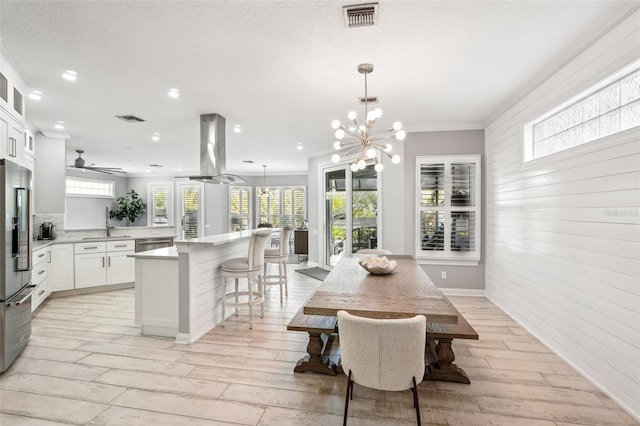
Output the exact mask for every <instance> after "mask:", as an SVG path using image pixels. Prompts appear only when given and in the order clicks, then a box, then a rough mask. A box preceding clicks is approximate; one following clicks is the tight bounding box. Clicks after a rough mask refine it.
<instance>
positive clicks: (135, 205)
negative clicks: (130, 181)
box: [109, 189, 147, 226]
mask: <svg viewBox="0 0 640 426" xmlns="http://www.w3.org/2000/svg"><path fill="white" fill-rule="evenodd" d="M116 201H117V203H118V206H117V208H116V209H114V210H111V211H109V217H110V218H111V219H117V220H119V221H122V220H124V221H125V223H126V224H127V226H129V224H130V223H131V222H135V220H136V219H137V218H139V217H140V216H142V215H143V214H145V213H146V211H147V204H146V203H145V202H144V201H143V200H142V199H141V198H140V196H139V195H138V193H137V192H136V191H135V190H133V189H132V190H131V191H129V192H127V194H126V195H125V196H123V197H118V199H117V200H116Z"/></svg>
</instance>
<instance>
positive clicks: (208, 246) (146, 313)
mask: <svg viewBox="0 0 640 426" xmlns="http://www.w3.org/2000/svg"><path fill="white" fill-rule="evenodd" d="M252 232H253V231H241V232H232V233H228V234H219V235H212V236H209V237H203V238H192V239H189V240H178V241H175V247H171V248H165V249H157V250H150V251H146V252H141V253H136V254H132V255H130V257H133V258H135V259H136V290H135V292H136V323H138V324H140V325H141V326H142V333H143V334H150V335H160V336H171V337H174V336H175V338H176V343H182V344H189V343H193V342H195V341H196V340H197V339H199V338H200V337H202V336H203V335H204V334H206V333H207V332H208V331H209V330H211V329H213V328H214V327H215V326H216V325H217V324H219V323H220V322H221V320H222V312H221V303H222V296H223V295H224V293H225V291H224V288H223V282H224V281H223V278H222V270H221V268H220V266H221V265H222V262H224V261H225V260H227V259H231V258H234V257H246V255H247V249H248V244H249V237H250V236H251V233H252Z"/></svg>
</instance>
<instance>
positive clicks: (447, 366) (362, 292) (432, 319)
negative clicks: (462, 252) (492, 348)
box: [295, 254, 478, 383]
mask: <svg viewBox="0 0 640 426" xmlns="http://www.w3.org/2000/svg"><path fill="white" fill-rule="evenodd" d="M369 256H370V255H369ZM365 257H367V255H358V254H347V255H344V256H343V257H342V258H341V259H340V261H339V262H338V263H337V264H336V265H335V266H334V267H333V269H332V270H331V272H330V273H329V275H328V276H327V277H326V278H325V280H324V281H323V283H322V284H321V285H320V286H319V287H318V289H317V290H316V291H315V292H314V293H313V294H312V295H311V296H310V298H309V299H308V300H307V301H306V302H305V303H304V305H303V309H302V311H303V313H304V315H305V316H307V318H317V317H318V316H323V317H335V316H337V313H338V311H340V310H344V311H347V312H349V313H350V314H352V315H357V316H362V317H367V318H376V319H394V318H411V317H414V316H416V315H424V316H425V317H426V319H427V329H428V332H427V341H428V344H427V345H426V348H425V360H426V370H425V379H432V380H448V381H458V382H462V383H470V381H469V379H468V377H467V375H466V373H465V372H464V371H463V370H462V369H460V368H458V367H457V366H456V365H455V364H453V360H454V359H455V356H454V354H453V349H452V347H451V342H452V340H453V339H452V338H450V337H456V338H472V339H477V338H478V335H477V333H475V330H473V328H472V327H471V326H469V324H468V323H467V322H466V320H465V319H464V318H463V317H462V316H461V314H460V313H459V312H458V310H457V309H456V308H455V307H454V306H453V304H452V303H451V302H450V301H449V300H448V299H447V297H446V296H445V295H444V294H443V293H442V292H441V291H440V290H439V289H438V288H437V287H436V286H435V285H434V284H433V281H431V279H430V278H429V276H428V275H427V274H426V273H425V271H424V270H423V269H422V266H421V265H420V264H419V263H418V262H417V261H416V260H415V259H414V258H413V256H410V255H387V256H386V257H387V260H388V261H390V262H395V264H396V266H395V269H394V270H393V271H392V272H391V273H388V274H384V275H376V274H371V273H369V272H368V271H367V270H365V269H364V268H363V267H362V266H361V265H360V264H359V262H358V261H359V260H360V259H363V258H365ZM458 321H460V324H458ZM339 327H340V325H339V324H338V328H337V330H338V336H339ZM429 330H431V331H434V336H437V337H442V338H441V339H437V340H438V344H437V345H436V344H435V343H434V339H433V338H429ZM451 330H455V331H458V330H462V333H461V334H453V335H451ZM311 346H313V345H310V347H311ZM315 347H316V348H318V347H322V345H315ZM316 351H317V350H316ZM323 352H324V351H323ZM309 355H310V357H306V358H305V360H302V361H301V363H299V364H298V366H297V367H296V370H295V371H298V372H304V371H315V372H323V369H324V371H326V374H331V372H332V371H336V369H337V370H339V369H340V367H339V366H336V365H334V364H333V363H332V362H331V361H330V360H329V359H328V357H323V356H322V354H320V353H318V354H311V353H310V354H309ZM314 360H315V361H314ZM318 360H322V361H321V362H322V365H320V363H319V361H318ZM430 365H431V366H432V367H429V366H430ZM433 366H436V367H437V368H433ZM436 370H437V371H436ZM333 374H335V372H333ZM430 375H431V376H432V377H431V378H430V377H429V376H430Z"/></svg>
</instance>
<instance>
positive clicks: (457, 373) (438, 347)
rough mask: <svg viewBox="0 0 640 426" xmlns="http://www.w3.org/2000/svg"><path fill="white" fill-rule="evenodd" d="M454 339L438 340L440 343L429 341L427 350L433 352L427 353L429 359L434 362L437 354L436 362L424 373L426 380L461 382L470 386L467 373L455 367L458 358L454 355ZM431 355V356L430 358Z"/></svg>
mask: <svg viewBox="0 0 640 426" xmlns="http://www.w3.org/2000/svg"><path fill="white" fill-rule="evenodd" d="M452 342H453V339H444V338H443V339H438V343H437V344H436V343H435V342H434V339H431V338H428V339H427V347H426V350H427V351H428V352H431V354H429V353H427V358H431V360H433V355H434V354H435V360H433V362H431V363H430V364H429V365H428V366H427V368H426V370H425V373H424V379H425V380H442V381H445V382H459V383H466V384H469V383H471V381H470V380H469V376H467V373H465V371H464V370H463V369H462V368H460V367H458V366H457V365H455V364H454V363H453V361H455V359H456V356H455V354H454V353H453V348H452V347H451V343H452ZM429 355H431V356H429Z"/></svg>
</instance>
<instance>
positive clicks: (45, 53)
mask: <svg viewBox="0 0 640 426" xmlns="http://www.w3.org/2000/svg"><path fill="white" fill-rule="evenodd" d="M353 3H354V1H349V0H345V1H344V2H337V1H236V0H234V1H198V2H196V1H137V2H133V1H126V2H123V1H105V2H100V1H68V2H65V1H55V2H54V1H28V2H27V1H7V0H2V2H1V3H0V16H1V18H0V42H1V43H2V46H3V48H4V49H5V52H6V53H7V54H8V55H9V56H10V57H11V58H12V59H13V61H14V62H15V63H16V64H17V66H18V68H19V71H20V72H21V74H22V75H23V77H24V78H25V80H26V82H27V84H28V85H29V88H30V89H36V90H41V91H42V92H43V93H44V95H43V99H42V100H41V101H31V100H27V118H28V120H29V122H30V123H31V124H32V125H34V126H35V127H36V128H38V129H44V130H53V125H54V124H55V122H56V121H58V120H63V121H64V122H65V126H66V128H65V132H67V133H69V134H70V135H71V138H70V140H69V141H68V143H67V151H68V161H69V163H71V162H72V160H73V158H75V156H76V155H75V153H74V152H73V150H74V149H78V148H83V149H84V150H85V151H86V154H85V155H84V157H85V158H86V159H87V161H88V162H95V163H97V165H100V166H120V167H123V168H124V169H126V170H127V171H129V172H130V173H144V172H145V169H148V165H149V164H162V165H163V166H164V167H163V169H162V170H161V172H162V173H164V174H168V175H178V174H181V173H178V172H177V169H178V167H182V169H183V173H191V174H197V170H198V168H199V160H198V157H199V148H198V145H199V115H200V114H206V113H219V114H221V115H223V116H224V117H226V119H227V169H228V171H230V172H233V173H239V174H257V175H260V174H262V167H261V165H262V164H267V165H268V168H267V172H268V173H271V174H275V173H277V174H286V173H304V172H305V171H306V168H307V158H308V157H309V156H313V155H317V154H319V153H324V152H328V151H329V150H330V149H331V145H332V143H333V141H334V139H333V130H332V129H331V127H330V122H331V120H333V119H335V118H339V119H341V120H344V119H346V114H347V112H348V111H349V110H351V109H356V110H357V111H359V112H360V111H361V108H360V107H359V106H358V97H359V96H363V94H364V81H363V77H362V75H361V74H358V72H357V65H358V64H360V63H363V62H370V63H372V64H374V66H375V71H374V72H373V73H372V74H371V75H370V76H369V95H370V96H372V95H373V96H378V97H379V98H380V105H379V106H380V107H381V108H382V109H383V110H384V115H383V117H382V118H381V119H380V121H381V122H382V123H379V124H384V125H386V124H387V123H386V122H385V120H386V121H388V124H390V123H392V122H393V121H396V120H400V121H402V122H403V124H404V127H405V130H406V131H407V132H415V131H424V130H442V129H461V128H482V127H483V126H484V124H485V123H486V121H487V120H488V119H489V118H490V117H491V116H492V115H494V114H495V113H497V112H499V111H500V110H502V109H504V108H505V107H506V106H507V105H508V104H510V103H511V102H513V101H514V100H516V99H517V97H518V96H519V95H522V94H523V93H525V92H526V91H527V90H528V89H530V88H531V87H532V85H533V84H535V83H537V82H540V81H541V80H542V79H543V78H544V77H546V76H547V75H549V73H550V72H552V71H553V70H555V69H557V68H558V67H560V66H561V65H562V64H563V63H565V62H566V61H567V60H568V59H570V57H571V56H573V55H574V54H575V53H576V52H577V51H579V50H580V49H581V48H583V47H584V46H586V45H588V44H589V43H590V42H591V41H593V40H594V39H595V38H596V37H597V36H598V35H600V34H602V33H603V32H604V31H605V30H606V29H607V28H609V27H610V26H611V25H612V24H614V23H615V22H617V21H618V20H619V19H620V18H621V17H622V16H625V15H626V13H627V12H628V11H629V10H631V9H632V8H634V7H636V6H637V3H636V2H633V1H631V2H613V1H604V0H603V1H593V2H587V1H540V2H533V1H513V2H509V1H385V0H381V1H380V2H379V3H380V4H379V23H378V25H377V26H374V27H366V28H355V29H348V28H346V27H345V24H344V20H343V15H342V6H343V5H345V4H353ZM67 69H72V70H75V71H77V72H78V74H79V77H78V80H77V82H75V83H70V82H68V81H66V80H63V79H62V78H61V74H62V73H63V72H64V71H65V70H67ZM170 88H178V89H179V90H180V92H181V97H180V98H179V99H170V98H169V97H168V96H167V91H168V90H169V89H170ZM122 114H133V115H136V116H138V117H141V118H143V119H145V120H147V121H146V122H145V123H142V124H130V123H126V122H123V121H120V120H118V119H116V118H115V117H114V116H115V115H122ZM235 124H239V125H241V126H242V129H243V131H242V133H241V134H235V133H233V132H232V131H231V128H232V127H233V125H235ZM381 127H384V126H381ZM153 132H159V133H160V137H161V140H160V142H153V141H152V140H151V135H152V133H153ZM299 143H300V144H301V145H302V146H303V150H302V151H299V150H297V149H296V145H297V144H299ZM243 160H254V161H255V164H245V163H243V162H242V161H243ZM154 173H160V172H158V171H155V172H154Z"/></svg>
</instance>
